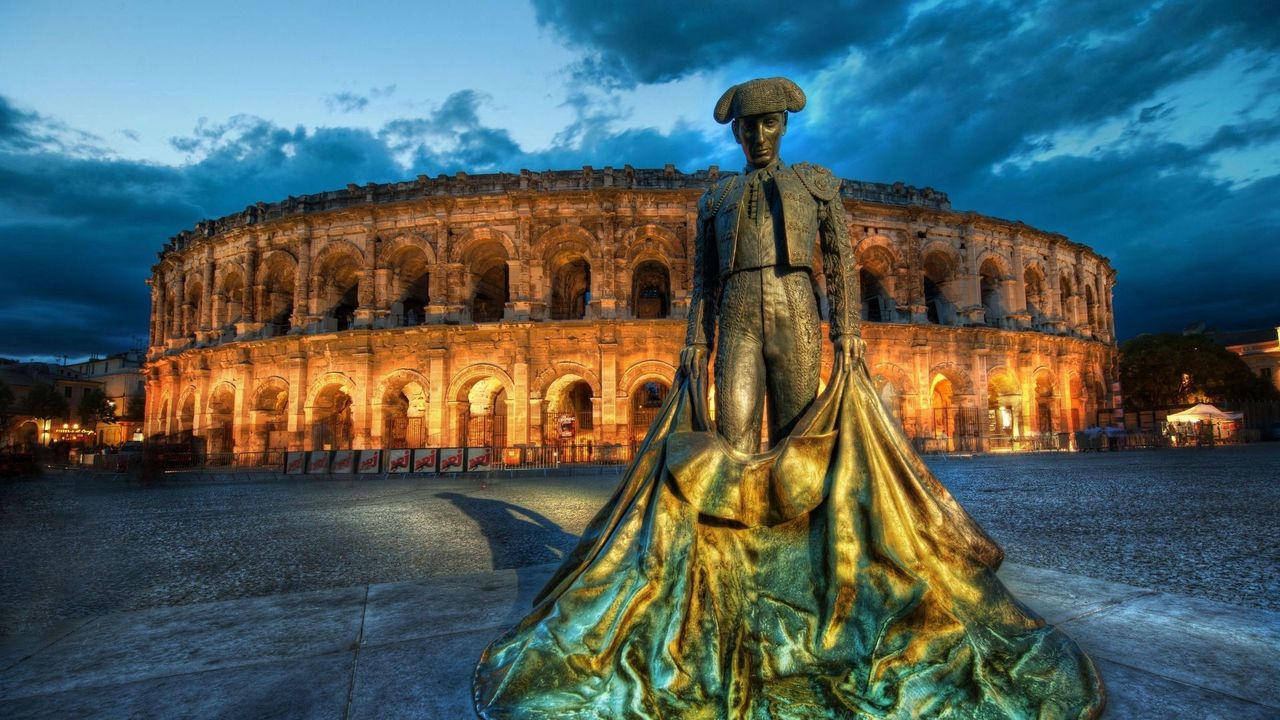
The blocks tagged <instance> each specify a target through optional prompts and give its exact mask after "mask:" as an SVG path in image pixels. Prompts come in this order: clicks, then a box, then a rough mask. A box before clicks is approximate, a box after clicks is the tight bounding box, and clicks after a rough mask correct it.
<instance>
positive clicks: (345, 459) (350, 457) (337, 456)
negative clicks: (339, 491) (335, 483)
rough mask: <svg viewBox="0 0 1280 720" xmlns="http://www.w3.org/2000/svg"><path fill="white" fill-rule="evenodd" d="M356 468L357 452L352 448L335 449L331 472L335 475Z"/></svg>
mask: <svg viewBox="0 0 1280 720" xmlns="http://www.w3.org/2000/svg"><path fill="white" fill-rule="evenodd" d="M355 469H356V454H355V452H353V451H351V450H334V451H333V465H332V466H331V467H330V468H329V472H331V473H334V474H335V475H345V474H347V473H350V472H352V471H354V470H355Z"/></svg>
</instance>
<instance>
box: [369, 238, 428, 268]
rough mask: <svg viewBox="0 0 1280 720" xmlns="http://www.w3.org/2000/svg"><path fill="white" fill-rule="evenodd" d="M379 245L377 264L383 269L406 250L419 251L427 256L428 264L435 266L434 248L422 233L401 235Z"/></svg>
mask: <svg viewBox="0 0 1280 720" xmlns="http://www.w3.org/2000/svg"><path fill="white" fill-rule="evenodd" d="M381 245H382V247H381V248H380V249H379V250H378V262H379V264H380V265H382V266H383V267H387V266H389V265H390V262H389V259H390V258H394V257H395V256H396V255H399V254H400V253H402V252H404V250H405V249H406V248H415V249H417V250H421V251H422V253H423V254H425V255H426V256H427V262H428V263H429V264H431V265H435V264H436V248H435V246H434V245H433V244H432V243H431V239H430V238H428V237H427V236H426V235H424V234H423V233H419V232H407V233H401V234H399V235H396V236H395V237H393V238H391V239H390V240H384V241H383V242H382V243H381Z"/></svg>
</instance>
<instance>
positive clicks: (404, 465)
mask: <svg viewBox="0 0 1280 720" xmlns="http://www.w3.org/2000/svg"><path fill="white" fill-rule="evenodd" d="M412 459H413V456H412V454H411V453H410V452H409V450H408V449H406V448H397V449H394V450H388V451H387V472H389V473H407V472H409V461H410V460H412Z"/></svg>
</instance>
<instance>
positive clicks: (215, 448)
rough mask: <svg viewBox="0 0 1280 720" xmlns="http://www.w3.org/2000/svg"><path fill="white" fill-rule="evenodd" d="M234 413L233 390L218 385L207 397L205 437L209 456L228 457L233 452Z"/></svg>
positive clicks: (234, 398) (224, 384) (234, 441)
mask: <svg viewBox="0 0 1280 720" xmlns="http://www.w3.org/2000/svg"><path fill="white" fill-rule="evenodd" d="M235 412H236V391H235V388H234V387H232V386H231V385H229V384H227V383H222V384H221V385H218V386H217V387H216V388H214V389H213V392H212V393H211V394H210V395H209V430H208V432H207V433H206V437H207V438H208V443H209V444H208V451H209V453H210V454H211V455H229V454H230V453H234V452H235V450H236V438H235Z"/></svg>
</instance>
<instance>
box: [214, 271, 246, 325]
mask: <svg viewBox="0 0 1280 720" xmlns="http://www.w3.org/2000/svg"><path fill="white" fill-rule="evenodd" d="M244 293H245V287H244V277H243V276H241V275H240V273H238V272H234V273H228V274H227V276H226V277H225V278H223V280H222V288H221V289H220V290H219V292H218V295H219V297H220V299H221V303H222V308H221V311H220V312H219V315H220V317H218V318H215V320H214V324H215V325H216V326H217V328H218V329H219V330H222V331H223V332H234V330H235V324H236V323H238V322H240V321H241V320H243V319H244Z"/></svg>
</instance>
